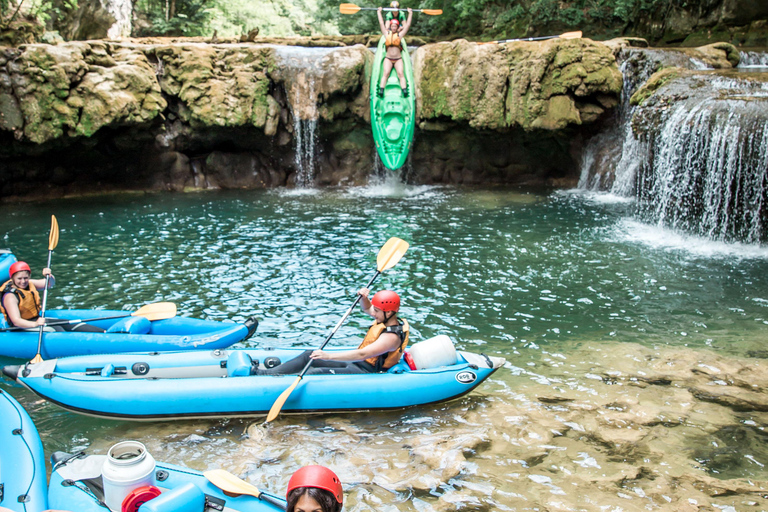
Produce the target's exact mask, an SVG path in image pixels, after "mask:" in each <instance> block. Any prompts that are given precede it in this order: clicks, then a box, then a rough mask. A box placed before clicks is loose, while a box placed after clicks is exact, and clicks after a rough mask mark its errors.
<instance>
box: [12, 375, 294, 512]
mask: <svg viewBox="0 0 768 512" xmlns="http://www.w3.org/2000/svg"><path fill="white" fill-rule="evenodd" d="M129 443H132V444H136V445H139V446H142V448H143V445H141V444H140V443H136V442H132V441H128V442H125V441H124V442H122V443H119V444H121V445H124V444H129ZM0 447H2V457H0V485H2V487H0V507H4V508H6V509H10V510H12V511H13V512H41V511H43V510H48V509H55V510H70V511H74V512H90V511H94V512H96V511H98V512H107V511H108V510H109V509H108V508H106V507H105V505H104V503H105V495H104V493H105V492H108V493H109V492H114V491H113V490H112V489H113V488H114V484H113V487H112V488H110V486H109V485H105V484H109V483H110V482H113V481H117V482H119V483H121V484H124V487H125V488H123V489H120V491H122V492H124V493H125V494H126V497H125V499H124V500H121V501H122V503H126V501H128V498H132V499H133V501H132V502H131V501H129V503H133V505H134V508H133V509H131V510H133V511H135V510H138V512H203V510H205V511H229V512H237V511H240V512H270V511H279V510H285V500H283V499H282V498H279V497H277V496H274V495H271V494H267V493H264V494H262V498H261V499H259V498H255V497H252V496H237V497H230V496H227V495H226V494H224V492H223V491H222V490H221V489H219V488H218V487H216V486H214V485H213V484H212V483H210V482H209V481H208V480H207V479H206V478H205V476H204V475H203V474H202V473H200V472H199V471H195V470H192V469H188V468H184V467H181V466H175V465H173V464H166V463H154V459H152V466H151V467H150V468H149V472H148V475H147V477H148V478H147V479H145V480H144V481H142V482H141V483H135V482H136V481H135V480H132V479H131V478H130V476H129V475H127V474H124V473H123V474H121V473H119V472H118V473H115V470H113V471H112V473H111V474H110V475H106V473H105V471H104V470H105V465H104V462H105V460H106V459H107V456H106V455H91V456H86V455H85V453H82V452H81V453H78V454H75V455H69V454H67V453H63V452H56V453H54V454H53V456H52V457H51V466H52V468H53V473H52V474H51V481H50V484H49V485H48V486H46V474H45V456H44V455H43V444H42V442H41V441H40V435H39V434H38V431H37V428H35V425H34V423H33V422H32V419H31V418H30V417H29V415H28V414H27V412H26V411H25V410H24V408H23V407H22V406H21V405H20V404H19V403H18V402H17V401H16V400H15V399H14V398H13V397H12V396H11V395H9V394H8V393H7V392H5V391H1V390H0ZM114 448H115V447H113V450H114ZM121 455H124V454H121ZM121 458H122V459H124V458H125V457H124V456H122V457H121ZM116 471H120V469H117V470H116ZM108 477H110V478H111V479H110V478H108ZM147 481H149V483H150V484H151V486H152V487H154V488H155V489H154V493H151V494H148V493H147V492H146V491H147V489H146V486H145V487H136V486H138V485H145V484H146V483H147ZM131 483H134V484H135V485H134V487H136V488H131ZM142 492H143V493H142ZM112 497H114V494H113V495H112ZM119 497H120V498H122V496H119ZM270 502H271V503H270ZM142 503H143V504H142ZM115 512H120V508H117V509H115Z"/></svg>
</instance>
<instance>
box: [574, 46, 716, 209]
mask: <svg viewBox="0 0 768 512" xmlns="http://www.w3.org/2000/svg"><path fill="white" fill-rule="evenodd" d="M616 60H617V61H618V63H619V70H620V71H621V74H622V76H623V79H624V83H623V87H622V90H621V101H620V103H619V105H618V107H617V108H616V111H615V113H614V117H613V119H612V122H611V123H609V126H608V127H607V128H606V129H605V130H603V131H602V132H600V133H598V134H597V135H595V136H594V137H592V138H591V139H590V140H589V142H588V143H587V146H586V148H585V150H584V154H583V157H582V163H581V175H580V178H579V184H578V188H579V189H582V190H593V191H610V192H611V193H613V194H616V195H619V196H632V195H633V194H634V191H635V177H636V174H637V169H638V163H639V160H640V154H641V153H642V148H641V145H640V143H639V142H638V141H637V139H636V138H635V136H634V133H633V132H632V125H631V122H632V115H633V114H634V111H635V107H634V106H632V105H630V103H629V100H630V98H632V95H633V94H634V93H635V91H637V89H639V88H640V86H642V85H643V84H644V83H645V82H646V81H647V80H648V79H649V78H650V77H651V75H653V73H655V72H656V71H657V70H658V69H660V68H661V67H666V66H677V67H682V68H687V69H702V67H703V63H702V62H701V61H699V60H696V59H693V58H690V57H688V56H687V55H685V54H684V53H682V52H678V51H674V50H653V49H638V48H632V49H625V50H621V52H619V54H618V55H617V56H616Z"/></svg>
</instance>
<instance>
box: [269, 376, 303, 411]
mask: <svg viewBox="0 0 768 512" xmlns="http://www.w3.org/2000/svg"><path fill="white" fill-rule="evenodd" d="M299 382H301V375H299V376H298V377H296V380H295V381H293V384H291V387H289V388H288V389H286V390H285V391H283V392H282V393H281V394H280V396H279V397H277V400H275V403H274V404H272V408H271V409H270V410H269V414H267V423H269V422H271V421H273V420H274V419H275V418H277V415H278V414H280V410H281V409H282V408H283V406H284V405H285V401H286V400H288V397H289V396H291V393H293V390H294V389H296V386H298V385H299Z"/></svg>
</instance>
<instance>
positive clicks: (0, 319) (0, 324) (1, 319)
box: [0, 314, 10, 329]
mask: <svg viewBox="0 0 768 512" xmlns="http://www.w3.org/2000/svg"><path fill="white" fill-rule="evenodd" d="M8 327H10V325H8V322H6V321H5V315H2V314H0V329H7V328H8Z"/></svg>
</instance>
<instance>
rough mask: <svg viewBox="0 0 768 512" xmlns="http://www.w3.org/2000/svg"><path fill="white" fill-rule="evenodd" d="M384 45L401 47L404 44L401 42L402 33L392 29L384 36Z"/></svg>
mask: <svg viewBox="0 0 768 512" xmlns="http://www.w3.org/2000/svg"><path fill="white" fill-rule="evenodd" d="M384 46H386V47H387V48H389V47H390V46H397V47H398V48H400V47H401V46H402V45H401V44H400V34H399V33H398V32H392V31H391V30H390V31H388V32H387V36H386V37H385V38H384Z"/></svg>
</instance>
